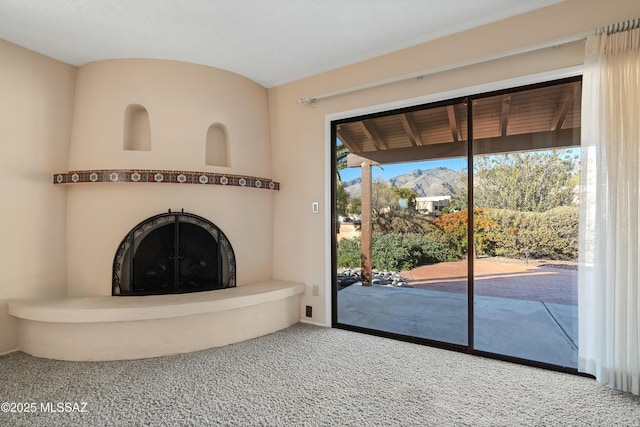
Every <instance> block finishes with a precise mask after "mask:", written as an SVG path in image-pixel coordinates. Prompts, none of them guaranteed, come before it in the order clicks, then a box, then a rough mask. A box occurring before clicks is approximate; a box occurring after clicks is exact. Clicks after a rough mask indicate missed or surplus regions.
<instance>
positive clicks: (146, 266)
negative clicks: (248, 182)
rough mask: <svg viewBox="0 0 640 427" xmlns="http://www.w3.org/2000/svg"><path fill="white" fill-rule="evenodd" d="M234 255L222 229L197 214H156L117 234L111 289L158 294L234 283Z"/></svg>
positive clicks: (213, 288)
mask: <svg viewBox="0 0 640 427" xmlns="http://www.w3.org/2000/svg"><path fill="white" fill-rule="evenodd" d="M235 284H236V261H235V255H234V253H233V248H232V247H231V244H230V243H229V240H228V239H227V237H226V236H225V235H224V233H223V232H222V231H221V230H220V229H219V228H218V227H216V226H215V225H214V224H213V223H211V222H210V221H208V220H207V219H205V218H202V217H200V216H197V215H194V214H190V213H185V212H184V211H181V212H179V213H174V212H171V210H169V211H168V212H167V213H163V214H159V215H156V216H153V217H151V218H148V219H146V220H144V221H142V222H141V223H139V224H138V225H136V226H135V227H134V228H133V229H132V230H131V231H129V233H127V235H126V236H125V237H124V239H122V242H121V243H120V246H118V250H117V251H116V254H115V257H114V260H113V280H112V295H118V296H120V295H160V294H178V293H187V292H199V291H210V290H215V289H224V288H230V287H234V286H235Z"/></svg>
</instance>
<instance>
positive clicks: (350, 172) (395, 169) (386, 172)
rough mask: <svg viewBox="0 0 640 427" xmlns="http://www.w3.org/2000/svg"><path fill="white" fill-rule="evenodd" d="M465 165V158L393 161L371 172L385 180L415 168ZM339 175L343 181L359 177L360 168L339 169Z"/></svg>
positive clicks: (458, 167)
mask: <svg viewBox="0 0 640 427" xmlns="http://www.w3.org/2000/svg"><path fill="white" fill-rule="evenodd" d="M466 166H467V159H466V158H457V159H447V160H427V161H422V162H411V163H395V164H392V165H383V166H382V168H380V167H377V166H375V167H373V168H372V169H371V174H372V175H373V179H374V180H375V179H376V178H377V177H379V176H380V177H382V179H383V180H387V179H390V178H393V177H396V176H398V175H403V174H405V173H408V172H411V171H413V170H416V169H433V168H440V167H445V168H449V169H451V170H454V171H459V170H462V169H463V168H465V167H466ZM340 176H341V177H342V181H343V182H347V181H351V180H352V179H355V178H360V168H346V169H342V170H341V171H340Z"/></svg>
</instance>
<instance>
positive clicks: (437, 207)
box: [416, 196, 451, 213]
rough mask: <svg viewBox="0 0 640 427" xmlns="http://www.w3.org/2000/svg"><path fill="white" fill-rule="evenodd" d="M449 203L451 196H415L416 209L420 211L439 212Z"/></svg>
mask: <svg viewBox="0 0 640 427" xmlns="http://www.w3.org/2000/svg"><path fill="white" fill-rule="evenodd" d="M450 204H451V196H428V197H416V210H417V211H418V212H422V213H434V212H440V211H442V209H443V208H445V207H447V206H449V205H450Z"/></svg>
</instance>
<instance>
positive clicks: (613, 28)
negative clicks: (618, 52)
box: [596, 18, 640, 36]
mask: <svg viewBox="0 0 640 427" xmlns="http://www.w3.org/2000/svg"><path fill="white" fill-rule="evenodd" d="M636 28H640V18H636V19H630V20H628V21H623V22H618V23H617V24H612V25H607V26H606V27H600V28H598V29H597V30H596V35H598V36H599V35H601V34H607V35H610V34H615V33H621V32H623V31H629V30H635V29H636Z"/></svg>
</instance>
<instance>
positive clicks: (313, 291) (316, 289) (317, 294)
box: [311, 285, 320, 297]
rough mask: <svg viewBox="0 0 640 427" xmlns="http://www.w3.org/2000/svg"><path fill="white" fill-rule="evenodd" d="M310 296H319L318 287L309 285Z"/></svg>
mask: <svg viewBox="0 0 640 427" xmlns="http://www.w3.org/2000/svg"><path fill="white" fill-rule="evenodd" d="M311 295H312V296H314V297H317V296H320V285H311Z"/></svg>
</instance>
